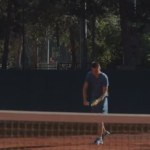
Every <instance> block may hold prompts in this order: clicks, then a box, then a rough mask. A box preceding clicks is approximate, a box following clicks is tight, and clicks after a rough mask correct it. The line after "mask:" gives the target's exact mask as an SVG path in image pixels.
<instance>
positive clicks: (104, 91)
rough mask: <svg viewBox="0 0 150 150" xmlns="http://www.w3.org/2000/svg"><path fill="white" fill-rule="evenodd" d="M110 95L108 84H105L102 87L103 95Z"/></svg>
mask: <svg viewBox="0 0 150 150" xmlns="http://www.w3.org/2000/svg"><path fill="white" fill-rule="evenodd" d="M105 96H108V86H103V87H102V96H101V97H103V98H104V97H105Z"/></svg>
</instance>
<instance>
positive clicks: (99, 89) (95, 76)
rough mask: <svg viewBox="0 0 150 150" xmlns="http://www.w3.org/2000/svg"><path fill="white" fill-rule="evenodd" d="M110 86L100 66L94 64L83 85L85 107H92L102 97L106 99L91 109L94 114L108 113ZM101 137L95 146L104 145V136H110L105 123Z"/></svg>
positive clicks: (101, 129)
mask: <svg viewBox="0 0 150 150" xmlns="http://www.w3.org/2000/svg"><path fill="white" fill-rule="evenodd" d="M108 86H109V81H108V77H107V75H106V74H105V73H103V72H101V67H100V64H99V63H97V62H92V64H91V71H89V72H88V73H87V75H86V78H85V81H84V85H83V105H84V106H91V102H92V101H93V100H95V99H97V98H99V97H100V96H103V95H107V96H104V99H103V100H102V101H101V102H100V103H99V104H97V105H96V106H93V107H91V112H92V113H108ZM98 134H99V137H98V138H96V140H95V141H94V143H95V144H103V139H104V136H106V135H108V134H110V132H109V131H107V130H106V129H105V126H104V123H103V122H102V123H100V124H99V133H98Z"/></svg>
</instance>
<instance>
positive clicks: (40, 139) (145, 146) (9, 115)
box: [0, 111, 150, 150]
mask: <svg viewBox="0 0 150 150" xmlns="http://www.w3.org/2000/svg"><path fill="white" fill-rule="evenodd" d="M102 121H104V122H105V126H106V129H107V130H109V131H110V133H111V134H110V135H109V136H107V137H105V139H104V144H103V145H96V144H94V140H95V139H96V137H97V136H99V135H98V131H99V125H100V123H101V122H102ZM95 149H96V150H150V115H131V114H109V115H102V114H94V113H92V114H91V113H90V114H89V113H61V112H49V113H48V112H25V111H24V112H23V111H0V150H95Z"/></svg>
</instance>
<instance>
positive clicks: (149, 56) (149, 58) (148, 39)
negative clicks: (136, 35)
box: [142, 33, 150, 66]
mask: <svg viewBox="0 0 150 150" xmlns="http://www.w3.org/2000/svg"><path fill="white" fill-rule="evenodd" d="M142 42H143V48H144V52H145V53H144V64H145V65H146V66H150V33H145V34H143V36H142Z"/></svg>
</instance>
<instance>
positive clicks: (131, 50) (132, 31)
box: [119, 0, 140, 68]
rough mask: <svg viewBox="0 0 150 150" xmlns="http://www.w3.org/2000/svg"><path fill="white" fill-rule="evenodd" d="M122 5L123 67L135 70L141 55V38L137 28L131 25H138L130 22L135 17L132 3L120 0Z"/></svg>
mask: <svg viewBox="0 0 150 150" xmlns="http://www.w3.org/2000/svg"><path fill="white" fill-rule="evenodd" d="M119 3H120V23H121V30H122V31H121V36H122V46H123V65H124V66H125V67H127V68H135V67H136V65H138V63H139V60H138V59H139V58H138V57H139V56H138V55H139V54H140V38H139V35H138V31H137V30H136V27H134V28H133V27H132V25H131V24H133V23H134V24H136V22H134V21H133V20H130V18H129V16H131V15H133V14H132V12H131V10H130V9H129V8H130V7H131V6H130V5H133V4H132V3H131V2H130V1H124V0H119Z"/></svg>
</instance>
